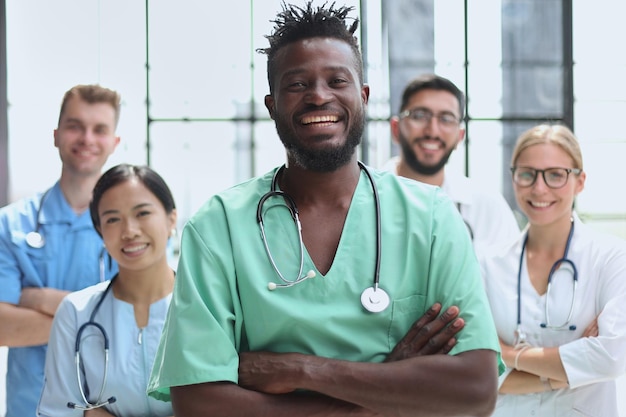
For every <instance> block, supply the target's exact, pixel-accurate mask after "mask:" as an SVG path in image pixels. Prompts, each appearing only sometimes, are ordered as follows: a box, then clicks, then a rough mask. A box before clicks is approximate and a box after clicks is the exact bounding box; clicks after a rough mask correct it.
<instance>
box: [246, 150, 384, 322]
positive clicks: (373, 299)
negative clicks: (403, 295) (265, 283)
mask: <svg viewBox="0 0 626 417" xmlns="http://www.w3.org/2000/svg"><path fill="white" fill-rule="evenodd" d="M357 163H358V165H359V168H360V169H361V170H362V171H363V172H365V174H366V175H367V178H368V180H369V182H370V184H371V186H372V191H373V193H374V205H375V210H376V260H375V266H374V282H373V284H374V285H373V287H370V288H367V289H366V290H365V291H364V293H363V294H362V297H361V299H362V300H361V302H362V303H363V306H364V307H365V308H366V309H368V310H369V311H371V312H379V311H383V310H384V309H385V308H386V307H387V305H388V304H389V296H388V295H387V294H386V293H385V291H384V290H382V289H381V288H379V284H380V264H381V251H382V243H381V240H382V239H381V236H382V231H381V213H380V198H379V196H378V190H377V189H376V183H375V182H374V178H373V177H372V175H371V173H370V172H369V170H368V169H367V168H366V167H365V165H364V164H363V163H361V161H357ZM284 168H285V166H284V165H283V166H281V167H280V168H279V169H277V170H276V172H275V173H274V175H273V177H272V183H271V187H270V191H269V192H267V193H266V194H264V195H263V196H262V197H261V198H260V200H259V203H258V205H257V211H256V220H257V223H258V224H259V227H260V229H261V235H262V238H263V242H264V245H265V250H266V252H267V255H268V257H269V258H270V262H271V264H272V266H273V268H274V270H275V271H276V273H277V274H278V275H279V277H280V278H281V279H282V280H283V281H285V282H288V283H287V284H286V285H283V286H292V285H295V284H297V283H299V282H301V281H303V280H304V279H306V277H307V276H305V277H302V278H301V277H300V276H301V274H302V269H303V259H304V249H303V243H302V234H301V227H300V221H299V219H298V208H297V207H296V203H295V201H294V200H293V198H292V197H291V196H290V195H289V194H287V193H285V192H283V191H280V190H278V189H277V188H278V175H279V174H280V172H281V171H282V170H283V169H284ZM273 196H280V197H283V198H284V199H285V203H286V205H287V208H288V209H289V212H290V213H291V217H292V218H293V220H294V221H295V222H296V225H297V228H298V234H299V239H300V245H301V250H300V257H301V262H300V272H299V274H298V279H296V280H295V281H286V280H285V279H284V278H283V276H282V274H281V273H280V271H279V270H278V268H277V267H276V264H275V262H274V260H273V258H272V256H271V254H270V251H269V248H268V246H267V242H266V239H265V232H264V230H265V228H264V224H263V216H262V212H263V204H264V203H265V201H266V200H267V199H268V198H270V197H273ZM275 287H276V286H274V288H275ZM368 290H371V291H368ZM365 299H367V300H369V301H366V300H365ZM378 303H380V305H377V304H378ZM366 304H368V305H369V304H375V306H371V307H372V309H370V308H369V307H368V306H367V305H366Z"/></svg>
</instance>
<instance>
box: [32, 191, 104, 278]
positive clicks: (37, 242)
mask: <svg viewBox="0 0 626 417" xmlns="http://www.w3.org/2000/svg"><path fill="white" fill-rule="evenodd" d="M50 190H51V188H49V189H47V190H46V192H45V193H43V195H42V196H41V199H40V200H39V208H37V218H36V220H35V221H36V223H35V230H33V231H32V232H28V233H27V234H26V238H25V240H26V244H27V245H28V246H30V247H31V248H33V249H41V248H43V247H44V246H45V245H46V238H45V237H44V235H43V234H42V233H41V231H40V230H39V229H41V213H42V211H43V203H44V202H45V201H46V199H47V197H48V194H49V193H50ZM107 254H108V253H107V250H106V247H105V246H104V245H102V249H101V250H100V255H99V256H98V271H99V273H100V282H104V278H105V274H106V265H105V260H104V259H105V258H106V257H107ZM112 262H113V261H112V259H111V257H110V256H109V269H111V266H112Z"/></svg>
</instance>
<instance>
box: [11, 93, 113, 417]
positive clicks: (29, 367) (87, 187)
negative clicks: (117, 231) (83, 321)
mask: <svg viewBox="0 0 626 417" xmlns="http://www.w3.org/2000/svg"><path fill="white" fill-rule="evenodd" d="M119 113H120V96H119V94H118V93H117V92H115V91H113V90H110V89H107V88H103V87H101V86H99V85H77V86H75V87H73V88H71V89H70V90H68V91H67V92H66V93H65V96H64V98H63V101H62V104H61V111H60V116H59V122H58V127H57V128H56V129H55V130H54V146H55V147H56V148H58V150H59V156H60V158H61V164H62V169H61V177H60V179H59V180H58V181H57V182H56V183H55V184H54V185H53V186H52V187H51V188H49V189H48V190H47V191H45V192H43V193H40V194H38V195H36V196H33V197H30V198H26V199H23V200H20V201H17V202H15V203H12V204H10V205H8V206H6V207H3V208H2V209H0V345H2V346H8V347H9V353H8V359H7V377H6V378H7V381H6V387H7V393H6V399H7V413H6V417H27V416H34V415H35V414H36V408H37V403H38V401H39V396H40V394H41V388H42V385H43V369H44V361H45V354H46V343H47V342H48V336H49V333H50V327H51V325H52V318H53V316H54V313H55V311H56V308H57V306H58V305H59V303H60V301H61V299H62V298H63V297H64V296H65V295H66V294H67V293H68V292H70V291H76V290H79V289H82V288H84V287H87V286H89V285H93V284H96V283H97V282H98V281H99V280H101V279H109V278H110V277H111V276H112V275H113V273H114V272H115V270H116V266H115V265H112V264H111V262H110V261H109V258H108V255H107V256H105V252H106V251H104V246H103V243H102V239H101V238H100V236H98V234H97V233H96V231H95V229H94V228H93V225H92V223H91V217H90V215H89V210H88V208H89V201H90V200H91V192H92V190H93V186H94V185H95V183H96V181H97V180H98V178H99V177H100V174H101V171H102V168H103V166H104V164H105V163H106V161H107V159H108V157H109V155H111V154H112V153H113V151H114V150H115V148H116V147H117V145H118V143H119V142H120V138H119V137H118V136H116V127H117V122H118V119H119Z"/></svg>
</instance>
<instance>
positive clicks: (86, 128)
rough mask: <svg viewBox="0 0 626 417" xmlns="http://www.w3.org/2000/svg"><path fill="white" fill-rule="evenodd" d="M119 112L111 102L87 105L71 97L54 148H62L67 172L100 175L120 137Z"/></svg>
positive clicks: (57, 132)
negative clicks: (116, 113) (118, 134)
mask: <svg viewBox="0 0 626 417" xmlns="http://www.w3.org/2000/svg"><path fill="white" fill-rule="evenodd" d="M115 117H116V115H115V109H114V108H113V106H112V105H111V104H109V103H104V102H102V103H93V104H90V103H87V102H86V101H84V100H82V99H81V98H79V97H77V96H75V97H71V98H70V99H69V100H68V101H67V103H66V104H65V107H64V110H63V114H62V115H61V117H60V119H59V126H58V127H57V129H55V130H54V146H56V147H57V148H58V149H59V156H60V157H61V161H62V162H63V172H64V173H68V174H70V175H76V176H96V175H97V176H99V175H100V172H101V170H102V167H103V166H104V164H105V163H106V161H107V159H108V157H109V155H111V154H112V153H113V151H114V150H115V148H116V146H117V144H118V143H119V141H120V138H119V137H117V136H115V124H116V120H115Z"/></svg>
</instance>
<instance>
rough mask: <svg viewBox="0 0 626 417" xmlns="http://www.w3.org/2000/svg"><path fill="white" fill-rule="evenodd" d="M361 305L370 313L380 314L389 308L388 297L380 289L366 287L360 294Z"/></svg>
mask: <svg viewBox="0 0 626 417" xmlns="http://www.w3.org/2000/svg"><path fill="white" fill-rule="evenodd" d="M361 304H363V307H364V308H365V309H366V310H367V311H369V312H371V313H380V312H381V311H383V310H385V309H386V308H387V307H389V295H388V294H387V293H386V292H385V290H383V289H382V288H380V287H378V288H375V287H368V288H366V289H365V290H364V291H363V292H362V293H361Z"/></svg>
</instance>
